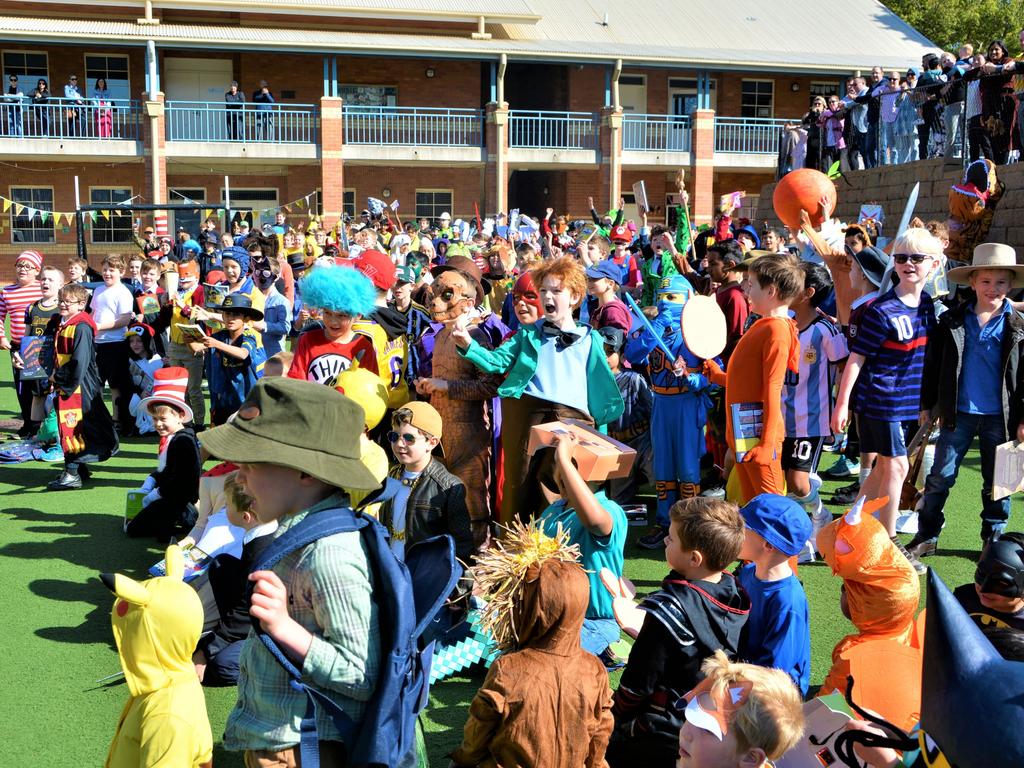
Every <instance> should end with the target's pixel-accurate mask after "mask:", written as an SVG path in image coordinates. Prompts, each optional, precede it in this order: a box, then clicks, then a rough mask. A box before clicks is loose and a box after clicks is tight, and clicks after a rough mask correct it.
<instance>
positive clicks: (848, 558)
mask: <svg viewBox="0 0 1024 768" xmlns="http://www.w3.org/2000/svg"><path fill="white" fill-rule="evenodd" d="M879 506H880V500H876V501H875V502H873V503H872V504H871V505H870V506H869V505H865V504H864V502H863V501H859V502H858V503H857V505H856V506H854V508H853V509H851V510H850V511H849V512H848V513H846V514H845V515H844V516H843V517H841V518H840V519H839V520H836V521H835V522H833V523H831V524H829V525H827V526H825V527H824V528H822V529H821V531H819V532H818V536H817V547H818V551H819V552H820V553H821V556H822V558H824V560H825V562H826V563H828V565H829V567H830V568H832V572H833V573H834V574H836V575H837V576H840V577H841V578H842V579H843V591H842V595H841V597H840V605H841V607H842V611H843V615H844V616H846V617H847V618H848V619H850V621H852V622H853V625H854V626H855V627H856V628H857V632H856V633H855V634H852V635H847V636H846V637H844V638H843V639H842V640H840V641H839V643H838V644H837V645H836V647H835V648H834V649H833V650H832V669H831V670H829V673H828V675H827V676H826V677H825V682H824V683H823V684H822V686H821V690H820V691H819V695H822V696H823V695H825V694H828V693H832V692H833V691H839V692H840V693H845V692H846V677H847V675H849V674H850V663H849V661H848V660H847V659H846V657H845V653H846V651H848V650H849V649H850V648H852V647H853V646H855V645H857V644H859V643H864V642H867V641H870V640H875V639H878V638H890V639H892V640H895V641H896V642H898V643H903V644H905V645H910V642H911V639H912V637H913V633H914V613H915V612H916V611H917V603H918V600H919V599H920V596H921V585H920V583H919V581H918V578H917V574H916V573H914V569H913V568H912V567H911V565H910V563H908V562H907V559H906V558H905V557H903V555H901V554H900V552H899V550H897V549H896V547H895V546H894V545H893V543H892V542H891V541H889V536H888V534H887V533H886V532H885V527H884V526H883V525H882V524H881V523H880V522H878V521H877V520H876V519H875V518H874V517H872V516H871V512H872V511H873V510H872V507H875V508H877V507H879Z"/></svg>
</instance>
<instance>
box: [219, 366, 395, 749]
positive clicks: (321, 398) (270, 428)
mask: <svg viewBox="0 0 1024 768" xmlns="http://www.w3.org/2000/svg"><path fill="white" fill-rule="evenodd" d="M363 419H364V414H363V409H362V408H361V407H359V405H358V404H357V403H355V402H354V401H352V400H350V399H349V398H347V397H345V396H344V395H342V394H341V393H340V392H338V391H337V390H336V389H334V388H333V387H325V386H321V385H319V384H316V383H313V382H309V381H296V380H295V379H289V378H276V377H275V378H270V379H263V380H261V381H260V382H259V383H257V384H256V386H255V387H254V388H253V389H252V391H250V392H249V396H248V397H247V398H246V399H245V402H243V403H242V407H241V408H240V409H239V411H238V415H237V416H236V417H235V418H234V419H232V421H231V422H229V423H228V424H225V425H223V426H221V427H217V428H215V429H210V430H207V431H206V432H203V433H202V435H201V436H200V442H201V443H202V446H203V448H205V449H206V450H207V451H208V452H209V453H210V454H212V455H213V456H215V457H217V458H219V459H222V460H224V461H231V462H234V463H236V464H238V476H237V479H238V482H239V483H240V484H241V485H242V486H243V487H244V488H245V490H246V492H247V493H248V494H249V495H250V496H252V497H253V504H252V507H251V508H252V511H253V513H254V514H255V515H256V518H257V519H258V520H259V521H260V522H261V523H267V522H270V521H271V520H277V521H278V535H283V534H284V533H285V532H286V531H288V530H289V529H291V528H293V527H294V526H295V525H296V524H298V523H300V522H301V521H302V520H304V519H305V518H307V517H309V516H311V515H319V514H330V512H331V510H332V509H336V508H338V507H344V506H347V505H348V497H347V495H346V494H345V493H344V492H343V491H342V490H341V488H342V486H344V487H346V488H354V489H357V490H372V489H375V488H377V487H378V485H379V483H378V482H377V480H376V478H374V476H373V474H372V473H371V472H370V470H369V469H367V468H366V466H365V465H364V464H363V463H362V462H361V461H360V445H359V435H360V434H361V433H362V431H363ZM371 568H372V566H371V563H370V561H369V559H368V557H367V551H366V549H365V548H364V547H363V545H362V542H361V536H360V534H359V532H358V531H355V532H351V533H338V534H334V535H333V536H327V537H325V538H322V539H318V540H317V541H314V542H313V543H311V544H308V545H307V546H305V547H303V548H302V549H300V550H297V551H295V552H292V553H291V554H289V555H288V556H286V557H285V558H284V559H282V560H281V562H280V563H278V564H277V565H275V566H274V568H273V570H265V571H257V572H255V573H252V574H250V576H249V578H250V581H252V583H253V587H254V588H253V593H252V601H251V604H250V608H249V613H250V615H251V616H252V617H253V618H255V619H256V620H257V621H259V622H260V624H261V625H262V627H263V629H264V630H265V631H266V632H267V634H269V635H270V636H271V637H272V638H273V639H274V640H275V641H276V642H277V644H278V645H279V646H280V647H281V649H282V650H283V651H284V652H285V653H286V654H287V655H288V656H289V658H290V659H291V660H292V662H293V663H295V664H296V665H298V666H299V667H300V668H301V669H302V671H303V674H304V677H305V679H306V680H308V681H309V683H310V684H311V685H313V686H315V687H316V688H317V689H318V690H320V691H321V692H322V693H323V694H325V695H326V696H329V697H330V698H331V699H332V700H333V701H334V703H335V704H336V705H337V706H339V707H340V708H341V709H342V710H343V711H344V712H345V714H346V715H348V716H349V717H350V718H351V719H352V720H353V721H354V722H355V724H356V725H357V726H358V724H359V723H360V722H361V721H362V719H363V716H364V712H365V709H366V704H367V702H368V701H369V699H370V698H371V696H372V694H373V690H374V687H375V686H376V683H377V678H378V670H379V669H380V665H381V661H382V660H381V658H380V639H379V638H380V631H379V626H378V619H377V607H376V605H375V603H374V600H373V587H372V584H371V583H370V573H371ZM238 689H239V692H240V695H239V699H238V702H237V703H236V704H235V708H234V710H233V711H232V713H231V714H230V715H229V716H228V721H227V724H226V726H225V729H224V746H225V747H226V748H227V749H229V750H246V752H247V754H246V765H297V764H298V755H299V747H298V744H299V740H300V732H299V727H298V726H299V722H300V720H301V719H302V717H303V715H304V713H305V711H306V694H305V693H304V692H302V691H297V690H295V689H294V688H292V686H291V683H290V678H289V675H288V672H287V671H285V669H284V667H283V666H281V665H280V664H279V663H278V662H277V660H276V659H275V658H274V657H273V656H272V655H271V653H270V651H269V650H268V649H267V647H266V646H265V645H263V644H262V643H259V642H249V643H247V644H246V647H245V649H244V650H243V651H242V656H241V658H240V660H239V679H238ZM317 732H318V734H319V738H320V764H321V765H324V766H327V765H330V766H335V765H339V766H340V765H344V764H345V760H346V757H345V747H344V745H343V744H341V743H340V742H341V741H342V736H341V734H340V733H339V732H338V730H337V728H336V727H335V725H334V722H333V720H332V719H331V717H330V716H329V715H327V714H326V712H325V711H324V710H323V708H320V712H319V714H318V717H317Z"/></svg>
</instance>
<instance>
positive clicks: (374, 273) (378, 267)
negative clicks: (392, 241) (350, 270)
mask: <svg viewBox="0 0 1024 768" xmlns="http://www.w3.org/2000/svg"><path fill="white" fill-rule="evenodd" d="M352 266H354V267H355V268H356V269H358V270H359V271H360V272H362V273H363V274H364V275H366V276H367V277H368V278H370V282H372V283H373V285H374V286H375V287H376V288H379V289H380V290H382V291H390V290H391V288H392V286H394V284H395V282H396V281H397V280H398V274H397V272H396V270H395V265H394V264H393V263H392V262H391V259H390V258H388V256H387V254H385V253H381V252H380V251H363V252H361V253H360V254H359V255H358V256H357V257H356V258H355V259H353V260H352Z"/></svg>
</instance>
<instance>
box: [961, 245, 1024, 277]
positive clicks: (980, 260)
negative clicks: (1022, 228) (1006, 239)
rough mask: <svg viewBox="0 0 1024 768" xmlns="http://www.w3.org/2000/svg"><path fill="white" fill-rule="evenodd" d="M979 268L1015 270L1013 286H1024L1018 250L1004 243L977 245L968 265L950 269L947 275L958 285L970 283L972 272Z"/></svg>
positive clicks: (1023, 271)
mask: <svg viewBox="0 0 1024 768" xmlns="http://www.w3.org/2000/svg"><path fill="white" fill-rule="evenodd" d="M979 269H1006V270H1009V271H1010V272H1013V283H1012V284H1011V287H1012V288H1020V287H1022V286H1024V265H1021V264H1018V263H1017V252H1016V251H1015V250H1013V248H1011V247H1010V246H1008V245H1003V244H1002V243H982V244H981V245H978V246H975V248H974V258H973V259H972V260H971V263H970V264H969V265H968V266H966V267H956V268H955V269H951V270H949V274H948V275H947V277H948V278H949V279H950V281H952V282H954V283H956V284H958V285H968V284H969V283H970V280H971V273H972V272H974V271H975V270H979Z"/></svg>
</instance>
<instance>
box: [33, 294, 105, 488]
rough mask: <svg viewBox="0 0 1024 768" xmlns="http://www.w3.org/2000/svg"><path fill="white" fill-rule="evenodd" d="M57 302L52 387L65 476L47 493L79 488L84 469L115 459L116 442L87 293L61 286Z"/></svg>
mask: <svg viewBox="0 0 1024 768" xmlns="http://www.w3.org/2000/svg"><path fill="white" fill-rule="evenodd" d="M57 296H58V304H57V306H58V312H59V313H60V318H61V320H60V325H59V326H58V328H57V336H56V339H55V340H54V360H55V365H54V370H53V376H52V377H51V381H52V382H53V390H54V392H55V393H56V394H57V425H58V430H59V433H60V445H61V448H63V449H64V471H63V472H62V473H61V474H60V477H58V478H57V479H56V480H54V481H52V482H51V483H49V484H48V485H47V488H49V489H50V490H51V491H64V490H74V489H77V488H81V487H82V477H83V476H84V477H85V478H88V477H89V469H88V467H87V466H84V465H87V464H91V463H93V462H100V461H106V460H107V459H109V458H110V457H111V456H113V455H114V454H115V453H117V449H118V439H117V432H116V431H115V430H114V422H113V420H112V419H111V418H110V412H109V411H108V410H107V404H106V403H105V402H104V400H103V384H102V382H101V381H100V374H99V370H98V369H97V368H96V353H95V350H94V346H95V345H94V342H93V338H94V336H95V333H96V324H95V323H94V322H93V320H92V317H90V316H89V314H88V313H86V311H85V303H86V301H87V300H88V298H89V291H88V290H87V289H86V288H84V287H83V286H81V285H74V284H72V285H65V286H64V287H63V288H61V289H60V292H59V293H58V294H57ZM80 472H81V475H80V474H79V473H80Z"/></svg>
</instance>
